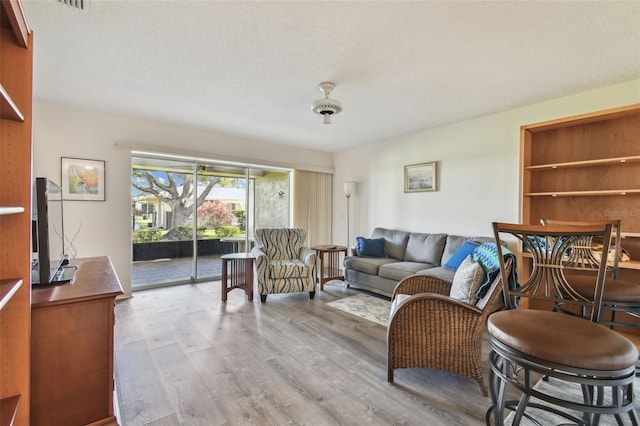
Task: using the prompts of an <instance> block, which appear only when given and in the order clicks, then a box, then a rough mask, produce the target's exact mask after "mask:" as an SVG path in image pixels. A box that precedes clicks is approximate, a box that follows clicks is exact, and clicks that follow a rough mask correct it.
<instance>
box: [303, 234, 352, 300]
mask: <svg viewBox="0 0 640 426" xmlns="http://www.w3.org/2000/svg"><path fill="white" fill-rule="evenodd" d="M311 248H312V249H313V250H315V251H316V252H317V253H318V257H319V258H320V268H319V269H318V276H319V278H318V279H319V281H320V290H324V283H326V282H327V281H331V280H344V275H343V272H342V269H341V268H340V253H342V254H344V255H345V256H346V255H347V247H345V246H331V245H320V246H313V247H311Z"/></svg>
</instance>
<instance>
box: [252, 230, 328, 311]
mask: <svg viewBox="0 0 640 426" xmlns="http://www.w3.org/2000/svg"><path fill="white" fill-rule="evenodd" d="M306 236H307V233H306V231H305V230H304V229H301V228H258V229H256V232H255V237H256V246H255V247H254V248H253V249H252V250H251V253H252V254H253V255H254V256H255V258H256V261H255V268H256V276H257V279H258V293H259V294H260V300H261V301H262V303H264V302H266V300H267V295H268V294H276V293H297V292H303V291H308V292H309V297H310V298H311V299H313V297H314V296H315V294H316V291H315V289H316V257H317V255H316V252H315V251H314V250H312V249H310V248H309V247H305V246H304V240H305V238H306Z"/></svg>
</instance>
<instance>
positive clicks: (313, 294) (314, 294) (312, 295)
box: [309, 290, 316, 299]
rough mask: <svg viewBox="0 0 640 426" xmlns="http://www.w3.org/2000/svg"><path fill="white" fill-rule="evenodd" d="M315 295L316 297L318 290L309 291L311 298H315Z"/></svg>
mask: <svg viewBox="0 0 640 426" xmlns="http://www.w3.org/2000/svg"><path fill="white" fill-rule="evenodd" d="M314 297H316V291H315V290H314V291H310V292H309V299H313V298H314Z"/></svg>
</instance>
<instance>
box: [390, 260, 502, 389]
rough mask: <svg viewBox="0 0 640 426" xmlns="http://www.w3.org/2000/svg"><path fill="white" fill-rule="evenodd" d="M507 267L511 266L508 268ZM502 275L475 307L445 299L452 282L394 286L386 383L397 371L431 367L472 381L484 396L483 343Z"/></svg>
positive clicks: (498, 303) (422, 279)
mask: <svg viewBox="0 0 640 426" xmlns="http://www.w3.org/2000/svg"><path fill="white" fill-rule="evenodd" d="M510 267H511V262H509V268H510ZM500 281H501V280H500V274H497V276H496V278H495V279H494V280H493V282H492V283H491V285H490V287H489V289H488V290H487V292H486V294H485V295H484V297H483V298H482V299H480V300H479V301H478V302H477V303H476V304H475V305H471V304H468V303H465V302H462V301H460V300H457V299H453V298H451V297H449V292H450V290H451V283H449V282H447V281H444V280H441V279H439V278H435V277H429V276H426V275H412V276H410V277H407V278H404V279H403V280H402V281H400V282H399V283H398V285H397V286H396V288H395V290H394V292H393V298H392V305H391V314H390V317H389V327H388V329H387V354H388V359H387V381H388V382H390V383H393V372H394V370H395V369H396V368H433V369H437V370H445V371H449V372H451V373H454V374H458V375H460V376H466V377H471V378H473V379H476V380H477V381H478V383H479V384H480V389H481V391H482V393H483V394H484V395H488V390H487V386H486V385H485V383H484V379H483V377H482V370H481V368H480V364H481V344H482V334H483V332H484V331H485V327H486V321H487V317H488V316H489V315H490V314H491V313H493V312H495V311H496V310H497V309H500V308H501V307H502V306H503V304H502V299H501V294H502V291H501V290H502V286H501V284H500Z"/></svg>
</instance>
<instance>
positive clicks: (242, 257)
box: [220, 253, 254, 303]
mask: <svg viewBox="0 0 640 426" xmlns="http://www.w3.org/2000/svg"><path fill="white" fill-rule="evenodd" d="M220 259H222V301H223V302H225V303H226V302H227V293H229V292H230V291H231V290H233V289H235V288H239V289H242V290H244V292H245V293H247V297H248V299H249V302H253V259H254V257H253V255H252V254H251V253H231V254H225V255H223V256H220Z"/></svg>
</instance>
